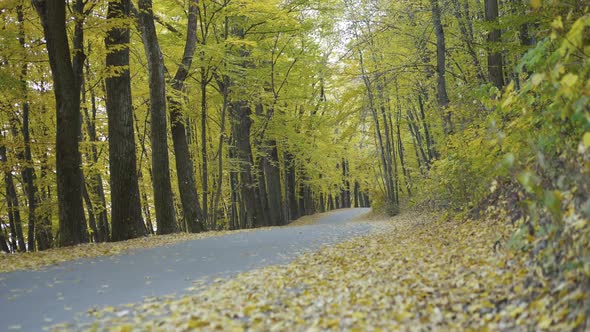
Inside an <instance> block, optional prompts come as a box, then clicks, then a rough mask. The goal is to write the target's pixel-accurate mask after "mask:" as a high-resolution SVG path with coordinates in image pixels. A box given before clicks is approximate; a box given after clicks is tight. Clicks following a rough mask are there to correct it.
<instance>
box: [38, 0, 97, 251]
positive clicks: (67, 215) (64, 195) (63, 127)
mask: <svg viewBox="0 0 590 332" xmlns="http://www.w3.org/2000/svg"><path fill="white" fill-rule="evenodd" d="M33 4H34V6H35V8H36V9H37V12H38V14H39V16H40V17H41V22H42V24H43V32H44V35H45V40H46V42H47V52H48V55H49V64H50V67H51V73H52V76H53V90H54V93H55V100H56V111H57V112H56V113H57V130H56V171H57V195H58V209H59V243H60V245H61V246H70V245H75V244H78V243H82V242H86V241H87V235H86V234H85V228H86V227H85V226H86V220H85V216H84V207H83V203H82V185H83V183H82V170H81V168H80V164H81V156H80V151H79V149H78V137H79V136H80V130H81V128H80V127H81V122H80V85H79V81H78V79H77V78H76V76H75V73H74V70H73V67H72V62H71V58H70V48H69V43H68V37H67V34H66V21H65V19H66V17H65V9H66V8H65V2H62V1H55V2H51V3H49V2H48V1H44V0H33Z"/></svg>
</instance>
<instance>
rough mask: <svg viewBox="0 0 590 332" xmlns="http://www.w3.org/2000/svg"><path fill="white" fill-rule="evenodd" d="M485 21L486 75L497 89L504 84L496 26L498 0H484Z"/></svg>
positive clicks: (498, 33)
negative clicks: (486, 45) (486, 42)
mask: <svg viewBox="0 0 590 332" xmlns="http://www.w3.org/2000/svg"><path fill="white" fill-rule="evenodd" d="M485 15H486V22H488V24H489V25H490V27H488V29H490V31H489V32H488V36H487V38H488V77H489V79H490V82H492V84H494V85H495V86H496V87H497V88H498V89H500V90H501V89H502V87H503V86H504V73H503V62H502V53H501V52H500V51H499V50H498V46H499V43H500V42H501V38H502V35H501V32H500V28H499V27H498V0H485Z"/></svg>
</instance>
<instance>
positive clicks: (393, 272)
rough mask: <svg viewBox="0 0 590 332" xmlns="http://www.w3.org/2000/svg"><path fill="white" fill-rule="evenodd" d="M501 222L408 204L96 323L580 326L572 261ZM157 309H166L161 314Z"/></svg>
mask: <svg viewBox="0 0 590 332" xmlns="http://www.w3.org/2000/svg"><path fill="white" fill-rule="evenodd" d="M512 232H513V227H512V226H511V225H505V224H504V223H503V222H501V221H485V222H484V221H481V222H479V221H467V222H456V221H450V222H448V221H435V219H434V218H433V217H431V216H426V215H415V214H404V215H401V216H398V217H395V218H393V219H392V220H391V221H390V222H387V223H384V224H383V225H382V227H380V231H379V232H375V233H373V234H372V235H368V236H363V237H358V238H355V239H354V240H351V241H347V242H344V243H341V244H338V245H335V246H330V247H324V248H323V249H322V250H320V251H319V252H317V253H312V254H307V255H305V256H302V257H300V258H299V259H297V260H296V261H294V262H293V263H291V264H289V265H285V266H272V267H268V268H264V269H261V270H255V271H252V272H248V273H244V274H242V275H240V276H238V277H237V278H234V279H232V280H229V281H226V282H219V283H216V284H214V285H212V286H210V287H208V288H206V289H205V290H204V291H203V292H201V293H199V294H197V295H191V296H186V297H183V298H180V299H175V300H170V299H153V300H149V301H146V302H144V303H139V304H135V305H133V306H129V307H126V308H125V309H124V310H120V311H119V312H115V314H114V315H113V314H112V308H111V310H110V313H108V312H104V311H102V312H101V311H99V312H96V313H94V315H95V318H96V321H95V322H94V324H93V325H92V326H91V327H89V326H86V328H88V329H91V330H121V331H130V330H142V331H145V330H147V331H150V330H152V331H184V330H193V329H195V328H199V329H203V330H215V329H223V330H236V331H240V330H247V329H251V330H282V331H287V330H290V331H297V330H308V329H309V330H335V329H345V330H356V331H366V330H385V331H391V330H426V329H435V330H517V331H518V330H554V331H570V330H576V329H577V330H582V329H584V326H586V327H587V324H588V320H587V317H588V313H587V311H585V310H587V308H588V302H587V301H588V298H587V294H586V293H585V292H584V285H581V284H579V283H578V282H577V281H578V280H580V279H579V276H578V275H577V274H576V273H578V272H575V271H572V272H571V273H570V274H567V275H566V278H565V279H562V280H550V279H546V278H545V277H544V276H543V275H542V274H541V272H540V269H538V268H534V267H531V266H529V265H527V263H526V258H525V257H523V256H524V255H522V254H521V253H515V252H512V251H510V250H508V249H505V248H502V247H501V246H500V245H499V244H500V243H504V239H505V238H506V237H507V236H509V235H510V234H511V233H512ZM154 317H160V318H154Z"/></svg>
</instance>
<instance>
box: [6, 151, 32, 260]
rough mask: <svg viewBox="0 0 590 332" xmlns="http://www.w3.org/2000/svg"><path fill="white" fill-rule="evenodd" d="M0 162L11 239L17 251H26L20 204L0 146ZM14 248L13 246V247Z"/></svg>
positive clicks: (10, 168) (9, 168)
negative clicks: (2, 171) (14, 240)
mask: <svg viewBox="0 0 590 332" xmlns="http://www.w3.org/2000/svg"><path fill="white" fill-rule="evenodd" d="M0 162H2V164H4V165H3V167H2V168H4V182H5V188H6V205H7V206H8V219H9V220H10V221H11V229H10V232H11V233H12V234H11V235H12V238H13V239H15V238H16V240H17V242H18V251H20V252H25V251H27V243H26V242H25V237H24V235H23V227H22V219H21V215H20V204H19V201H18V196H17V194H16V188H15V186H14V179H13V176H12V167H10V166H7V165H8V159H7V156H6V147H5V146H3V145H2V146H0ZM13 246H14V245H13Z"/></svg>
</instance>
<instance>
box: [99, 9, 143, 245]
mask: <svg viewBox="0 0 590 332" xmlns="http://www.w3.org/2000/svg"><path fill="white" fill-rule="evenodd" d="M130 7H131V1H130V0H113V1H109V3H108V13H107V20H108V22H107V23H108V24H110V25H111V29H110V30H109V31H108V33H107V36H106V38H105V45H106V49H107V52H108V53H107V55H106V66H107V68H109V70H110V71H111V72H113V73H114V74H112V75H111V76H109V77H107V78H106V79H105V85H106V109H107V114H108V124H109V127H108V129H109V163H110V166H109V169H110V174H111V223H112V236H111V239H112V240H113V241H121V240H127V239H132V238H136V237H139V236H144V235H146V234H147V230H146V229H145V225H144V223H143V218H142V214H141V200H140V194H139V184H138V176H137V160H136V155H135V151H136V147H135V134H134V130H133V114H132V112H133V105H132V100H131V76H130V72H129V41H130V29H129V22H128V21H125V20H128V18H129V13H130ZM122 22H123V23H122Z"/></svg>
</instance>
